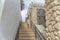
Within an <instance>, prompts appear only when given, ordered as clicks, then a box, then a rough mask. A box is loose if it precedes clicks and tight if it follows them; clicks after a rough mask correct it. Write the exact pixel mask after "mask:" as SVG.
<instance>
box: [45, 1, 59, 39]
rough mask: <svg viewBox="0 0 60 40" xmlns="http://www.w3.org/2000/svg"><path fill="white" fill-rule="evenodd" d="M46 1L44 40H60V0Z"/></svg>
mask: <svg viewBox="0 0 60 40" xmlns="http://www.w3.org/2000/svg"><path fill="white" fill-rule="evenodd" d="M45 1H46V5H45V8H46V14H45V16H46V40H60V0H45Z"/></svg>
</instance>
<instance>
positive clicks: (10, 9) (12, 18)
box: [0, 0, 21, 40]
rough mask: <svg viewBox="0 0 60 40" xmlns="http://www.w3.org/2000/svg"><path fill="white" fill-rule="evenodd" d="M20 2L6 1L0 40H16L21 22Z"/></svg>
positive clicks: (18, 0)
mask: <svg viewBox="0 0 60 40" xmlns="http://www.w3.org/2000/svg"><path fill="white" fill-rule="evenodd" d="M19 14H21V13H20V0H5V3H4V7H3V12H2V16H1V26H0V40H15V37H16V33H17V30H18V26H19V22H20V21H21V20H20V19H21V17H20V16H19Z"/></svg>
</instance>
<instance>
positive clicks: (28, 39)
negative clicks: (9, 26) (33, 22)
mask: <svg viewBox="0 0 60 40" xmlns="http://www.w3.org/2000/svg"><path fill="white" fill-rule="evenodd" d="M19 40H35V32H34V31H33V30H32V29H31V28H30V27H28V24H27V23H26V22H24V23H22V24H21V27H20V29H19Z"/></svg>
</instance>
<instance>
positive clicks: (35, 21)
mask: <svg viewBox="0 0 60 40" xmlns="http://www.w3.org/2000/svg"><path fill="white" fill-rule="evenodd" d="M31 21H32V22H33V23H34V24H37V8H32V13H31Z"/></svg>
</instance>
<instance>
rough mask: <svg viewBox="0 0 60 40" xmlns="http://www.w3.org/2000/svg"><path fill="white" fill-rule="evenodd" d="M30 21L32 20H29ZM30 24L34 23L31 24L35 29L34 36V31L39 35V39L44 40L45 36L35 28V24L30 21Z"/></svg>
mask: <svg viewBox="0 0 60 40" xmlns="http://www.w3.org/2000/svg"><path fill="white" fill-rule="evenodd" d="M31 22H32V21H31ZM32 24H33V25H34V26H33V29H34V30H35V37H36V32H37V34H38V35H39V39H41V40H46V38H45V37H44V36H43V34H42V33H41V32H40V31H39V30H38V29H37V27H36V25H35V24H34V23H33V22H32ZM38 32H39V33H38Z"/></svg>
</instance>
